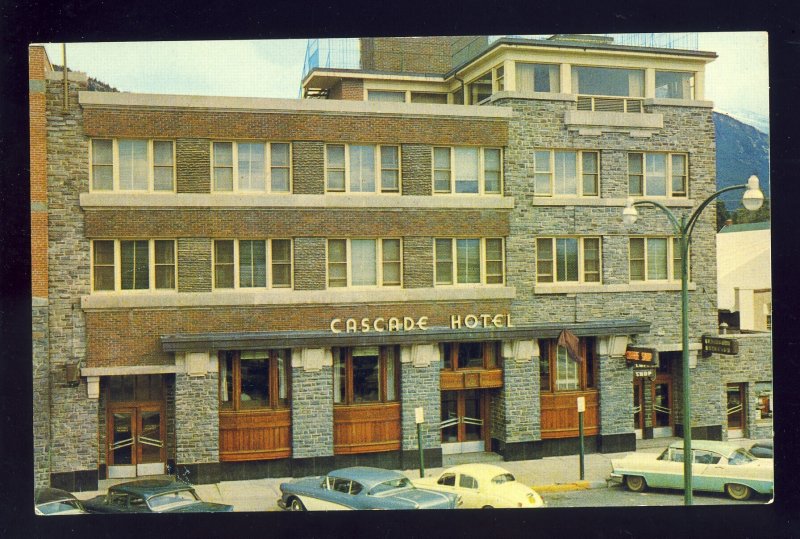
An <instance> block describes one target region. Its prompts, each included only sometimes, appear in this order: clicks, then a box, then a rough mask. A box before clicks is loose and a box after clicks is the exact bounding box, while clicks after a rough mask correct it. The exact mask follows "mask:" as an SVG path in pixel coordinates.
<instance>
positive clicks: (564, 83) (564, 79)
mask: <svg viewBox="0 0 800 539" xmlns="http://www.w3.org/2000/svg"><path fill="white" fill-rule="evenodd" d="M560 76H561V80H560V84H561V93H562V94H571V93H572V64H561V71H560Z"/></svg>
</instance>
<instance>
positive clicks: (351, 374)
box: [333, 346, 400, 404]
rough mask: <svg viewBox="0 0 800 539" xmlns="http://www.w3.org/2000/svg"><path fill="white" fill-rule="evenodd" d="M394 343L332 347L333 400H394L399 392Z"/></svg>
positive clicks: (398, 355)
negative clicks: (388, 344)
mask: <svg viewBox="0 0 800 539" xmlns="http://www.w3.org/2000/svg"><path fill="white" fill-rule="evenodd" d="M399 360H400V354H399V352H398V349H397V347H394V346H380V347H379V346H360V347H354V348H334V349H333V402H334V403H335V404H370V403H381V402H393V401H396V400H397V397H398V394H399V388H398V383H399V377H398V369H399V365H398V362H399Z"/></svg>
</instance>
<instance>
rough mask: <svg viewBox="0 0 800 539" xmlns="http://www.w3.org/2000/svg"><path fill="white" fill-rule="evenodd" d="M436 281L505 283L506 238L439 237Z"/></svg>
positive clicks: (436, 243)
mask: <svg viewBox="0 0 800 539" xmlns="http://www.w3.org/2000/svg"><path fill="white" fill-rule="evenodd" d="M434 251H435V252H434V256H435V258H436V284H437V285H452V284H503V283H504V282H505V262H504V256H505V255H504V247H503V239H502V238H456V239H449V238H436V240H435V241H434Z"/></svg>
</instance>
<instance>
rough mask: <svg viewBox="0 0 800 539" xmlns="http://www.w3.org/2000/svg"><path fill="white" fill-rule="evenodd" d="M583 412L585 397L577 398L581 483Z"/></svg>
mask: <svg viewBox="0 0 800 539" xmlns="http://www.w3.org/2000/svg"><path fill="white" fill-rule="evenodd" d="M585 411H586V397H578V435H579V436H580V442H581V462H580V476H581V481H583V476H584V465H583V456H584V449H583V413H584V412H585Z"/></svg>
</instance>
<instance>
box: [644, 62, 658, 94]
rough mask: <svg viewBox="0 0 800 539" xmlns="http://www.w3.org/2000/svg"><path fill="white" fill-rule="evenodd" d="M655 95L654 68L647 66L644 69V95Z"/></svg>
mask: <svg viewBox="0 0 800 539" xmlns="http://www.w3.org/2000/svg"><path fill="white" fill-rule="evenodd" d="M655 96H656V70H655V69H653V68H652V67H648V68H647V69H645V70H644V97H645V98H648V97H650V98H652V97H655Z"/></svg>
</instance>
